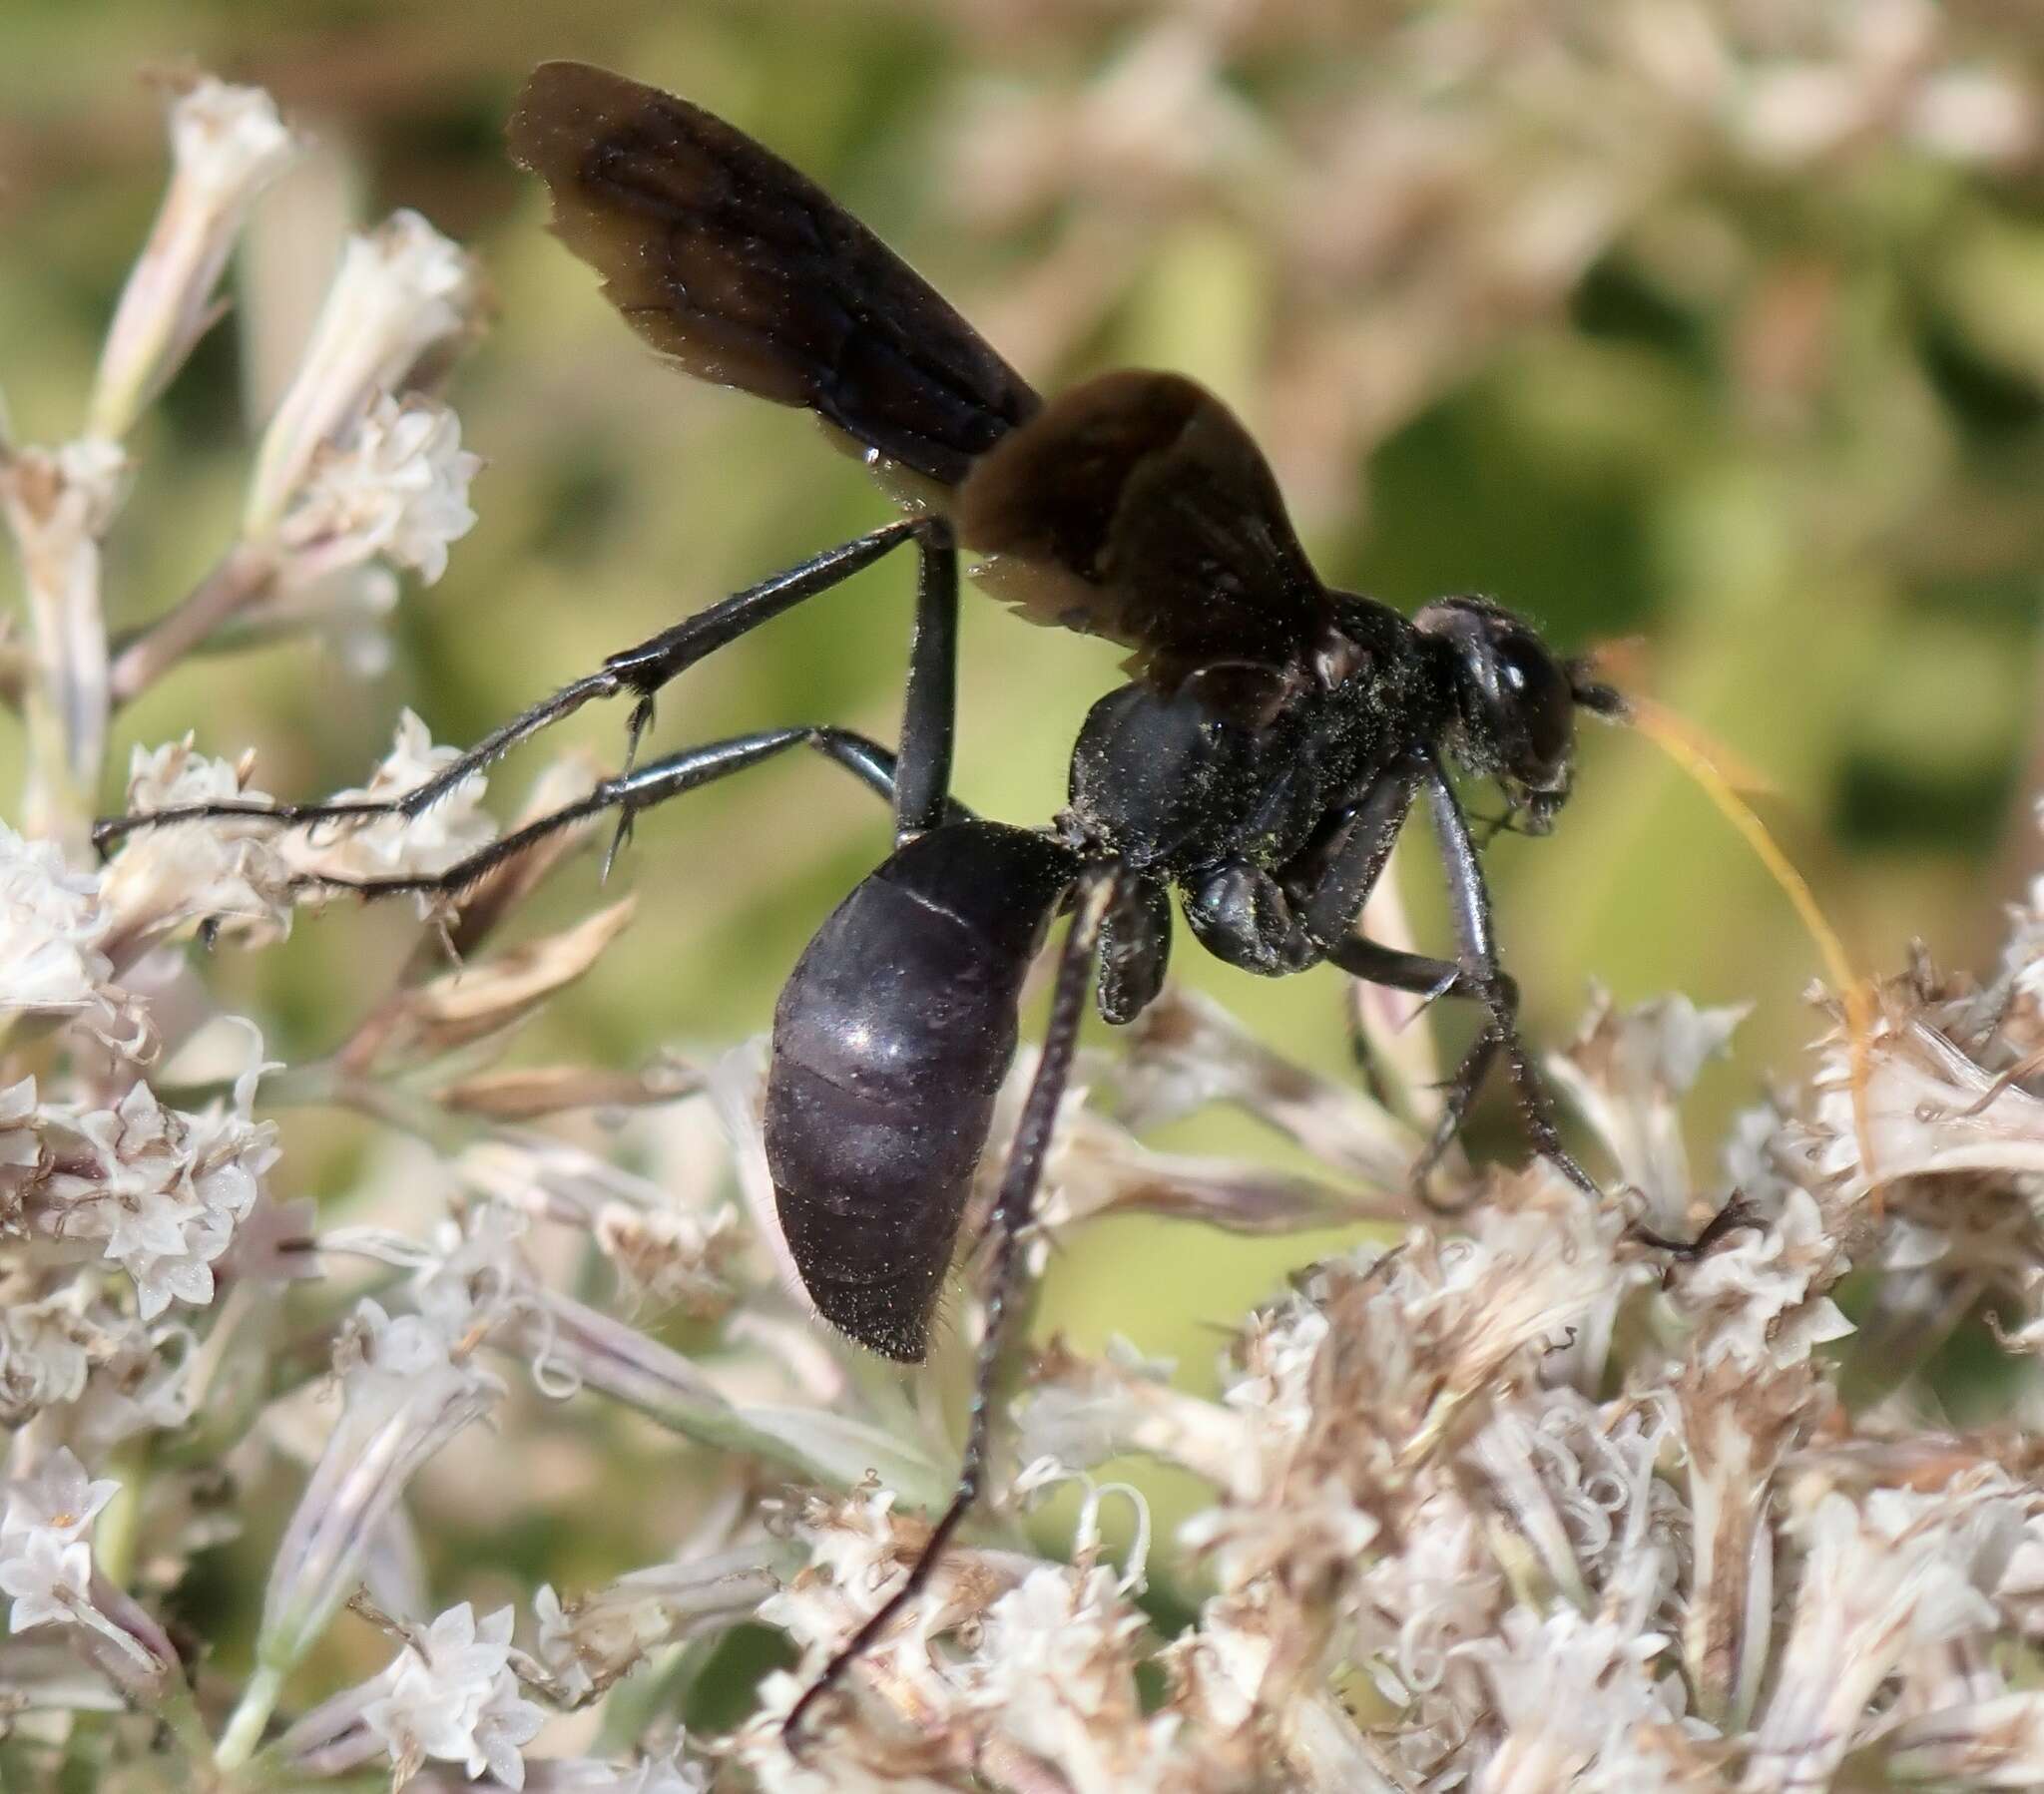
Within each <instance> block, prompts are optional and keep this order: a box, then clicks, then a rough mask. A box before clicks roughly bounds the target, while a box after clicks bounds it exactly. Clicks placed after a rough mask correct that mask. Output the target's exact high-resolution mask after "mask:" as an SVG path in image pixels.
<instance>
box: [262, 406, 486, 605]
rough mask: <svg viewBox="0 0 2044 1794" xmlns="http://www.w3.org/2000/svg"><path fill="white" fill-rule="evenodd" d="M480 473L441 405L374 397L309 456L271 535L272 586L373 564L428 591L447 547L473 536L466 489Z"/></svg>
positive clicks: (443, 564)
mask: <svg viewBox="0 0 2044 1794" xmlns="http://www.w3.org/2000/svg"><path fill="white" fill-rule="evenodd" d="M481 466H482V458H481V457H480V456H478V455H472V454H470V453H469V452H468V451H467V450H465V449H464V448H463V447H462V446H461V421H460V419H459V418H457V417H456V416H455V415H454V413H453V412H452V411H451V410H449V409H448V408H447V407H446V406H445V405H442V404H438V403H436V402H434V401H433V400H431V399H425V398H417V397H414V398H409V399H406V400H405V401H404V402H403V403H401V404H400V403H399V402H398V401H397V400H396V399H394V398H392V397H391V396H390V395H389V394H388V393H382V394H379V395H378V397H377V398H376V400H375V402H374V403H373V404H372V405H371V406H370V407H369V410H368V413H367V415H365V416H364V417H363V418H362V419H361V421H360V422H359V423H357V424H356V425H355V426H354V428H353V429H352V430H351V431H350V432H349V433H348V434H347V435H346V436H344V437H343V438H342V439H341V440H340V441H338V442H336V443H329V444H326V445H324V446H322V447H321V448H320V449H319V450H318V452H317V453H316V454H315V455H314V456H313V459H312V468H311V472H310V474H309V476H308V477H307V479H306V480H305V483H304V485H303V486H302V487H301V488H300V490H299V495H298V498H297V500H296V502H295V503H294V504H293V505H292V506H291V508H290V510H289V511H288V512H287V513H286V514H285V516H284V520H283V523H282V526H281V528H280V529H279V531H278V538H279V543H280V545H281V547H282V549H283V551H284V562H283V567H282V570H281V573H280V576H279V577H280V578H281V579H282V581H283V583H284V584H285V585H287V586H295V585H302V584H305V583H307V582H311V581H318V580H324V579H328V578H330V577H332V576H333V575H334V574H336V573H339V572H341V571H343V570H344V569H346V568H350V567H354V566H357V565H359V564H360V563H361V562H363V561H366V560H368V559H369V558H370V557H371V556H378V557H380V558H381V559H383V560H385V561H387V562H389V563H391V564H392V565H393V566H397V567H406V568H411V569H413V570H414V571H415V572H417V573H418V575H419V576H420V578H421V579H422V580H423V581H424V582H425V583H426V584H427V585H429V586H430V585H432V584H433V583H434V582H435V581H436V580H438V579H439V577H440V576H441V574H443V573H444V572H446V570H447V545H448V544H449V543H451V542H458V541H459V540H460V539H461V538H462V537H463V536H465V535H467V534H468V532H469V531H470V530H471V529H473V528H474V527H475V513H474V512H473V511H472V510H470V509H469V505H468V484H469V481H470V480H472V479H473V478H474V477H475V475H476V472H477V470H478V469H479V468H480V467H481Z"/></svg>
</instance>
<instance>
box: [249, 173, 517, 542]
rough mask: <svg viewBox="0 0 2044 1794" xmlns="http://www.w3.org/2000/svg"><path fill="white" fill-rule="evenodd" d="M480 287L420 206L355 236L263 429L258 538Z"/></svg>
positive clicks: (463, 321) (469, 305) (255, 507)
mask: <svg viewBox="0 0 2044 1794" xmlns="http://www.w3.org/2000/svg"><path fill="white" fill-rule="evenodd" d="M478 297H479V280H478V275H477V271H476V267H475V263H474V262H473V261H472V260H471V259H470V258H469V256H468V255H467V254H465V253H464V252H463V251H462V250H461V249H460V248H459V247H458V246H457V245H456V244H455V243H453V242H451V241H449V240H448V238H446V237H444V236H442V235H441V234H440V233H439V231H437V230H435V229H434V228H433V226H432V225H431V224H427V222H426V221H425V220H424V219H423V218H421V217H420V216H419V215H418V214H417V213H415V212H396V213H393V214H392V215H391V217H390V218H389V220H388V221H387V222H386V223H385V224H382V225H381V226H380V227H379V228H377V229H375V230H372V231H369V232H367V233H365V234H362V235H357V236H351V237H349V238H348V242H347V246H346V248H345V249H344V250H343V251H342V253H341V261H340V268H339V270H338V272H336V273H335V275H334V279H333V285H332V287H331V289H330V290H329V291H328V293H327V297H326V304H325V306H324V308H323V309H322V310H321V311H320V314H319V320H318V322H317V323H316V324H315V325H314V326H313V329H312V340H311V341H310V343H308V344H307V345H306V349H305V354H304V358H303V360H302V361H301V362H300V364H299V367H298V372H297V376H296V378H295V379H293V380H292V382H291V385H290V389H289V390H288V391H287V392H286V393H285V394H284V396H283V400H282V402H281V403H280V404H279V405H278V406H277V408H276V415H275V416H274V417H273V418H271V419H270V422H269V427H268V429H267V430H265V431H264V432H263V437H262V446H261V449H260V451H259V453H258V455H257V457H256V475H255V479H254V481H253V482H252V484H251V486H250V491H249V502H248V506H247V509H246V511H245V512H244V518H243V528H244V531H245V532H246V534H247V535H248V536H249V537H250V538H251V539H259V538H263V537H266V536H268V535H269V534H270V532H271V531H273V530H274V529H275V528H276V526H277V525H278V524H279V523H280V522H281V521H282V519H283V516H284V513H285V511H286V510H287V509H288V508H289V506H290V503H291V501H292V499H293V498H294V497H295V495H296V494H297V492H298V490H299V488H300V487H301V486H302V485H303V484H304V482H305V479H306V476H307V475H308V474H309V473H310V472H311V469H312V465H313V460H314V457H315V455H316V454H317V452H318V449H319V447H320V445H321V444H323V443H330V442H334V441H337V440H339V439H341V438H342V437H344V436H345V435H347V433H348V432H349V431H350V430H351V429H352V428H353V427H354V425H355V424H356V422H357V420H358V419H360V418H361V417H362V415H363V414H364V413H365V412H366V411H367V410H368V409H369V407H370V406H371V405H372V404H373V403H374V402H375V400H376V399H377V398H378V397H379V396H381V395H384V394H389V393H395V392H398V391H400V390H401V389H402V388H403V385H404V382H405V380H406V378H407V377H408V376H409V374H410V373H411V370H412V368H413V367H414V366H415V365H416V364H417V362H418V360H419V358H420V357H421V356H422V355H424V354H425V353H426V351H427V350H428V349H430V348H432V347H433V346H434V345H435V344H436V343H439V342H442V341H444V340H445V339H447V338H448V337H450V336H453V335H455V334H457V333H458V332H459V331H461V330H463V329H464V328H466V327H467V325H468V322H469V319H470V317H471V315H472V314H473V312H474V309H475V306H476V304H477V300H478Z"/></svg>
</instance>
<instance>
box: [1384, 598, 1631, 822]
mask: <svg viewBox="0 0 2044 1794" xmlns="http://www.w3.org/2000/svg"><path fill="white" fill-rule="evenodd" d="M1413 626H1414V627H1415V628H1416V629H1417V630H1418V631H1419V633H1420V634H1421V635H1422V636H1426V637H1429V638H1431V639H1432V640H1434V641H1435V642H1437V643H1439V644H1440V645H1441V648H1442V649H1443V650H1444V651H1445V660H1446V671H1447V677H1448V683H1449V688H1450V691H1451V693H1452V696H1453V700H1454V717H1453V720H1452V722H1451V724H1450V733H1449V737H1448V742H1447V745H1448V749H1449V751H1450V752H1451V753H1452V754H1453V755H1454V757H1455V758H1456V759H1457V760H1458V761H1459V762H1460V763H1461V764H1462V765H1464V766H1466V767H1467V768H1468V769H1469V770H1470V771H1471V772H1473V773H1476V774H1477V775H1478V776H1481V777H1489V778H1494V779H1496V780H1497V782H1498V783H1499V784H1500V785H1501V786H1502V787H1503V788H1504V792H1505V795H1506V798H1507V800H1508V801H1509V802H1510V803H1511V805H1512V807H1513V808H1514V809H1515V810H1518V811H1521V812H1523V814H1524V816H1525V823H1524V826H1525V828H1526V829H1527V830H1528V831H1529V832H1531V833H1534V834H1544V833H1545V832H1546V831H1547V830H1548V829H1549V828H1551V827H1552V826H1553V823H1554V814H1555V812H1556V811H1557V810H1559V809H1560V808H1561V806H1562V803H1563V801H1564V800H1565V799H1566V798H1567V796H1568V793H1569V777H1570V774H1571V771H1572V770H1573V764H1574V759H1575V745H1576V727H1575V711H1576V706H1577V705H1579V704H1580V705H1581V706H1582V707H1583V708H1585V709H1588V710H1592V711H1594V712H1596V713H1597V714H1598V715H1601V716H1611V717H1616V716H1619V715H1622V714H1623V713H1624V700H1623V699H1622V698H1621V697H1620V696H1619V694H1618V693H1617V692H1616V691H1615V690H1613V689H1612V688H1611V686H1609V685H1605V684H1601V683H1598V682H1597V681H1596V680H1595V679H1593V678H1592V677H1591V676H1590V665H1589V663H1588V662H1587V661H1581V660H1572V661H1562V660H1558V659H1557V658H1556V657H1555V656H1554V655H1553V654H1551V653H1550V652H1549V651H1548V648H1547V646H1546V644H1544V643H1543V642H1542V641H1541V640H1540V638H1539V637H1538V636H1537V635H1536V634H1534V632H1533V630H1532V629H1531V628H1530V627H1529V626H1528V625H1527V624H1526V623H1524V622H1523V621H1522V620H1521V619H1519V618H1517V617H1515V616H1513V615H1512V613H1511V612H1509V611H1507V610H1506V609H1505V608H1504V607H1503V606H1502V605H1496V604H1493V603H1491V601H1490V600H1488V599H1484V598H1442V599H1436V600H1435V601H1434V602H1433V603H1432V604H1430V605H1427V606H1426V607H1425V608H1424V609H1422V610H1421V611H1420V613H1419V615H1418V616H1417V617H1416V618H1414V619H1413Z"/></svg>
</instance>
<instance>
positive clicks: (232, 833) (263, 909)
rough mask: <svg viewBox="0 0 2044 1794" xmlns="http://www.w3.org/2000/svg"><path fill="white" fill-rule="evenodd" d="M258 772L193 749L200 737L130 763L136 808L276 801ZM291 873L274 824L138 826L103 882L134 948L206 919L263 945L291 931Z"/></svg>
mask: <svg viewBox="0 0 2044 1794" xmlns="http://www.w3.org/2000/svg"><path fill="white" fill-rule="evenodd" d="M249 775H250V767H249V764H248V762H247V761H246V760H245V761H243V762H241V763H239V764H237V763H235V762H233V761H229V760H220V759H212V758H209V757H208V756H207V755H205V754H202V753H195V752H194V751H193V749H192V737H191V736H190V735H189V734H188V735H186V736H185V737H184V738H183V739H182V740H177V741H169V742H166V743H165V744H164V745H163V746H161V747H157V748H153V749H152V748H145V747H142V746H141V745H139V744H138V745H137V746H136V747H135V749H134V750H133V752H132V754H131V755H130V758H129V763H128V808H129V810H130V811H131V812H142V811H150V810H166V809H173V808H179V807H182V806H185V805H188V804H202V803H251V804H262V803H267V802H269V801H270V799H269V797H268V795H267V794H266V793H265V792H263V791H260V790H257V789H256V788H255V787H254V786H252V785H251V784H250V783H249ZM290 879H291V867H290V864H289V862H288V861H287V860H285V858H284V857H283V852H282V838H281V836H280V834H279V831H278V829H277V827H276V824H275V823H273V822H266V821H264V820H263V819H262V817H260V816H250V817H239V816H222V817H218V818H215V819H213V820H210V821H207V822H204V823H198V822H192V823H180V824H179V825H178V826H176V827H174V828H143V829H137V830H135V831H134V832H133V833H131V834H130V835H128V836H127V837H126V839H125V840H124V841H123V843H122V846H121V851H120V852H119V853H118V854H116V855H115V856H114V859H113V861H112V862H111V863H110V864H109V865H108V867H107V870H106V872H105V874H104V876H103V879H102V885H101V889H102V895H103V897H104V899H105V902H106V906H107V909H108V911H109V912H110V915H111V917H112V919H113V923H114V932H115V935H116V937H117V939H118V940H119V941H120V942H121V943H122V944H123V949H124V952H125V953H126V954H128V955H132V954H133V953H134V952H135V951H136V950H137V949H139V947H141V946H142V945H144V944H148V943H153V942H155V941H158V940H161V939H162V938H163V937H164V936H165V935H166V934H168V933H170V932H171V931H172V930H174V929H176V928H178V927H180V926H182V925H184V924H186V923H193V922H206V923H211V924H214V925H217V926H219V927H220V928H222V929H223V930H225V931H231V932H233V933H236V934H241V935H245V936H247V937H249V938H252V939H255V940H263V939H269V938H274V937H276V936H278V935H281V934H282V933H284V932H285V931H286V929H287V928H288V927H289V923H290V911H291V894H290Z"/></svg>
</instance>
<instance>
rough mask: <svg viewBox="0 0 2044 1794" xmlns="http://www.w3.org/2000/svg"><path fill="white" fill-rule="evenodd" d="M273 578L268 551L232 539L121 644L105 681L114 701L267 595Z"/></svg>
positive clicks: (129, 695)
mask: <svg viewBox="0 0 2044 1794" xmlns="http://www.w3.org/2000/svg"><path fill="white" fill-rule="evenodd" d="M275 578H276V556H275V552H274V551H273V550H271V549H269V548H258V547H254V546H252V545H251V544H249V543H246V542H241V543H237V544H236V545H235V547H234V548H232V549H230V550H229V551H228V555H227V558H226V559H225V560H223V561H222V562H221V564H220V565H219V566H218V567H216V568H215V569H214V570H213V571H212V572H211V573H210V574H208V575H207V576H206V578H205V579H203V580H201V581H200V582H199V584H198V585H197V586H195V587H193V589H192V590H191V592H189V593H188V594H187V595H186V596H185V597H184V598H183V599H181V600H180V601H179V602H178V603H177V604H175V605H173V606H172V607H171V609H170V610H169V611H167V612H165V613H164V615H163V616H161V617H159V618H158V619H157V620H156V622H154V623H153V624H151V625H150V626H149V627H148V628H147V629H145V630H143V631H142V632H141V634H139V635H137V636H135V637H133V638H131V639H130V640H129V641H128V642H126V643H125V644H123V646H122V648H121V652H120V653H119V654H118V655H116V656H115V658H114V666H113V671H112V674H111V676H110V680H109V683H110V687H111V690H112V694H113V700H114V702H115V703H117V704H122V703H128V702H130V701H131V700H132V699H134V698H136V697H139V696H140V695H141V694H142V693H143V692H144V691H146V690H148V689H149V687H150V686H151V685H153V684H155V683H156V681H157V680H158V679H160V678H162V677H163V675H164V674H165V673H168V672H169V671H170V670H171V669H172V668H173V667H175V666H176V665H177V664H178V663H179V662H180V661H182V660H183V659H184V658H185V657H186V656H187V655H189V654H194V653H196V652H197V651H198V650H199V649H201V648H203V647H204V646H205V645H206V643H207V642H208V641H209V640H210V639H211V638H212V637H213V636H214V634H215V633H216V632H217V631H219V630H221V629H222V628H224V627H225V626H226V625H227V624H228V623H230V622H231V621H232V620H233V619H234V618H235V617H236V616H238V615H239V614H240V613H241V612H243V611H245V610H247V609H248V608H249V607H250V606H251V605H253V604H255V603H256V602H257V601H258V600H260V599H262V598H265V597H267V596H268V594H269V591H270V588H271V586H272V584H273V583H274V581H275Z"/></svg>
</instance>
